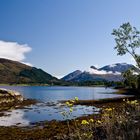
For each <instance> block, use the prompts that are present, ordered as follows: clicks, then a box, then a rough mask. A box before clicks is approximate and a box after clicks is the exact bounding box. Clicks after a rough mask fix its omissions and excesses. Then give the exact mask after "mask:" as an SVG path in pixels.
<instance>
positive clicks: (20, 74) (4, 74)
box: [0, 58, 59, 84]
mask: <svg viewBox="0 0 140 140" xmlns="http://www.w3.org/2000/svg"><path fill="white" fill-rule="evenodd" d="M55 82H59V80H58V79H57V78H55V77H53V76H52V75H50V74H48V73H46V72H45V71H43V70H41V69H38V68H35V67H31V66H28V65H25V64H22V63H20V62H17V61H12V60H8V59H3V58H0V84H33V83H39V84H53V83H55Z"/></svg>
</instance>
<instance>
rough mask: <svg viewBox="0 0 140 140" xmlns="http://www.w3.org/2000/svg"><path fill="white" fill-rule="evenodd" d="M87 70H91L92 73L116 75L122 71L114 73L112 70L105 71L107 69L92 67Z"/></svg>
mask: <svg viewBox="0 0 140 140" xmlns="http://www.w3.org/2000/svg"><path fill="white" fill-rule="evenodd" d="M86 72H89V73H90V74H99V75H105V74H114V75H120V74H121V73H119V72H117V71H116V72H115V73H113V72H112V71H108V72H107V71H105V70H96V69H91V68H89V69H88V70H87V71H86Z"/></svg>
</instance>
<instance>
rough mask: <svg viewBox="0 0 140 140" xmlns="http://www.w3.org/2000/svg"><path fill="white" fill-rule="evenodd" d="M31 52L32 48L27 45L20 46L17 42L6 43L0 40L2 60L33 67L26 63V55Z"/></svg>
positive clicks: (0, 56)
mask: <svg viewBox="0 0 140 140" xmlns="http://www.w3.org/2000/svg"><path fill="white" fill-rule="evenodd" d="M31 50H32V49H31V47H30V46H28V45H27V44H19V43H17V42H6V41H2V40H0V58H7V59H10V60H15V61H19V62H23V63H25V64H28V65H31V64H30V63H28V62H24V60H25V59H26V56H25V54H26V53H28V52H30V51H31Z"/></svg>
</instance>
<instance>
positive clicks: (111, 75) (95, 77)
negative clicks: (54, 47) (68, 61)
mask: <svg viewBox="0 0 140 140" xmlns="http://www.w3.org/2000/svg"><path fill="white" fill-rule="evenodd" d="M132 67H134V66H133V65H131V64H126V63H116V64H112V65H107V66H104V67H102V68H99V69H97V68H96V67H95V66H91V67H90V68H89V70H87V71H84V72H81V71H79V70H78V72H76V71H74V72H72V73H70V74H68V75H66V76H64V77H63V78H62V79H63V80H65V81H71V82H85V81H121V80H122V79H123V77H122V76H121V73H122V72H124V71H126V70H128V69H129V68H132ZM69 77H70V78H69Z"/></svg>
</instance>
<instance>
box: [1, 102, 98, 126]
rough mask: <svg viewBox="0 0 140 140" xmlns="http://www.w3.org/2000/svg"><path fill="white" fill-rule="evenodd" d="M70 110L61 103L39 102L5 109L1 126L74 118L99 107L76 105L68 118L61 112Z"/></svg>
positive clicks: (94, 110)
mask: <svg viewBox="0 0 140 140" xmlns="http://www.w3.org/2000/svg"><path fill="white" fill-rule="evenodd" d="M63 111H67V112H68V111H69V108H67V107H65V108H64V106H62V105H61V104H59V105H56V106H53V107H52V106H46V105H45V104H43V103H41V104H37V105H33V106H30V107H27V108H25V109H16V110H12V111H5V112H3V113H4V116H3V117H0V126H11V125H18V126H27V125H29V124H34V123H35V122H40V121H45V120H48V121H51V120H65V119H72V118H76V117H79V116H83V115H87V114H92V113H97V112H98V111H99V109H97V108H94V107H91V106H89V107H85V106H80V105H78V106H74V110H73V112H72V114H71V115H69V117H68V118H64V117H63V115H62V114H61V112H63Z"/></svg>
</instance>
